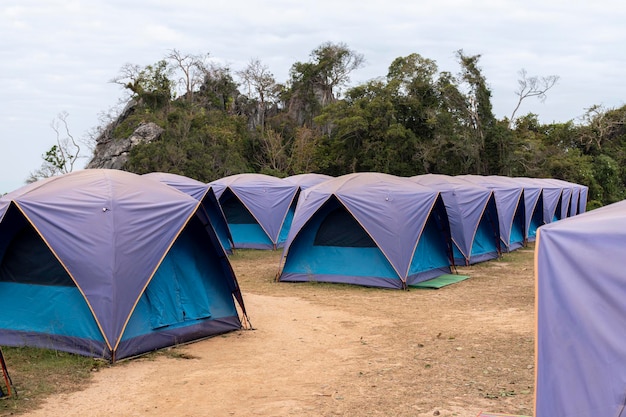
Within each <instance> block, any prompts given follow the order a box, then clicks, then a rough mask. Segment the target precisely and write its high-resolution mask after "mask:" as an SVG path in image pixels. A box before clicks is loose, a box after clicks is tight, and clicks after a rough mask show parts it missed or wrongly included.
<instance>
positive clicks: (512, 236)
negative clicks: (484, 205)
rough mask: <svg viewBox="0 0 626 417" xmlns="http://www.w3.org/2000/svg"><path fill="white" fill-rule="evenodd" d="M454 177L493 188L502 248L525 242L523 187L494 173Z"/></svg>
mask: <svg viewBox="0 0 626 417" xmlns="http://www.w3.org/2000/svg"><path fill="white" fill-rule="evenodd" d="M456 178H459V179H462V180H465V181H468V182H470V183H472V184H476V185H480V186H482V187H486V188H488V189H490V190H493V192H494V196H495V199H496V207H497V209H498V223H499V227H500V240H501V243H502V244H503V246H502V249H503V250H504V251H507V252H510V251H512V250H515V249H519V248H521V247H522V246H524V244H525V242H526V234H525V229H526V227H525V224H526V220H525V219H526V208H525V202H524V188H523V187H522V186H521V185H519V184H515V183H512V182H511V181H509V180H507V179H505V178H506V177H499V176H495V175H491V176H481V175H457V176H456Z"/></svg>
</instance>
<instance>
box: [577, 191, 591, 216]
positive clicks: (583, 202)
mask: <svg viewBox="0 0 626 417" xmlns="http://www.w3.org/2000/svg"><path fill="white" fill-rule="evenodd" d="M579 189H580V194H579V197H578V214H582V213H584V212H586V211H587V195H588V194H589V187H587V186H586V185H580V184H579Z"/></svg>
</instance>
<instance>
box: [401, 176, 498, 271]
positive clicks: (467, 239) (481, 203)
mask: <svg viewBox="0 0 626 417" xmlns="http://www.w3.org/2000/svg"><path fill="white" fill-rule="evenodd" d="M409 179H410V180H411V181H414V182H416V183H418V184H421V185H424V186H426V187H429V188H432V189H433V190H435V191H437V192H440V193H441V196H442V197H443V202H444V203H445V206H446V212H447V213H448V220H449V222H450V233H451V235H452V241H453V242H454V244H455V245H456V247H457V249H458V250H459V252H460V254H461V255H462V259H456V258H455V262H456V263H457V264H461V265H469V264H472V263H476V262H482V261H485V260H488V259H493V258H497V257H498V256H499V252H500V251H499V247H500V245H499V230H498V218H497V209H496V207H495V200H494V196H493V191H492V190H490V189H488V188H486V187H483V186H480V185H477V184H472V183H469V182H467V181H464V180H462V179H459V178H455V177H451V176H448V175H437V174H427V175H418V176H414V177H411V178H409ZM489 204H492V205H493V206H492V210H489V206H488V205H489ZM491 215H493V219H487V222H490V221H491V220H492V225H491V227H487V228H489V229H491V230H490V232H487V235H488V236H484V238H486V240H489V241H490V242H485V243H486V245H485V247H486V249H485V251H482V252H481V253H476V252H475V249H476V248H474V244H475V243H476V244H477V245H478V244H479V242H476V240H475V239H476V237H477V236H476V235H477V233H478V230H479V226H480V225H481V221H483V220H484V219H485V216H491ZM489 235H490V236H489Z"/></svg>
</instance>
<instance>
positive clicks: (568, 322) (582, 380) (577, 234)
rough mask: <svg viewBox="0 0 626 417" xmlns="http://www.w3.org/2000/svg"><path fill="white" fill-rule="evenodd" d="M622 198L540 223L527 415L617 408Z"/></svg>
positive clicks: (624, 230) (623, 281)
mask: <svg viewBox="0 0 626 417" xmlns="http://www.w3.org/2000/svg"><path fill="white" fill-rule="evenodd" d="M625 246H626V201H621V202H618V203H614V204H611V205H609V206H605V207H602V208H599V209H596V210H593V211H590V212H588V213H584V214H580V215H577V216H575V217H572V218H569V219H565V220H562V221H559V222H556V223H552V224H548V225H545V226H543V227H542V228H541V229H540V230H539V233H538V236H537V243H536V248H535V273H536V281H537V282H536V295H535V300H536V305H537V310H536V311H537V314H536V318H535V319H536V329H537V335H536V342H535V343H536V366H535V372H536V377H535V380H536V384H535V390H536V391H535V414H534V415H535V416H536V417H553V416H563V417H567V416H572V417H574V416H616V417H617V416H624V407H625V402H626V400H625V393H626V366H624V363H625V358H626V336H625V332H624V330H625V323H626V303H624V299H625V298H626V274H625V273H624V265H622V261H623V260H624V247H625Z"/></svg>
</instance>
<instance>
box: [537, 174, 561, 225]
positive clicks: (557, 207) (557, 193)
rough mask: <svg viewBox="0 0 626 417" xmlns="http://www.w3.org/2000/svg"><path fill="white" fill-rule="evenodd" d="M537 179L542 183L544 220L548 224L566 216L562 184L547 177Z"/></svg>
mask: <svg viewBox="0 0 626 417" xmlns="http://www.w3.org/2000/svg"><path fill="white" fill-rule="evenodd" d="M535 181H537V183H538V184H540V185H541V190H542V195H543V222H544V223H545V224H548V223H552V222H556V221H558V220H561V219H562V218H564V217H563V206H564V204H563V187H562V185H561V184H557V183H556V182H554V181H552V180H550V179H547V178H535ZM566 204H569V201H568V202H567V203H566ZM566 208H567V207H566ZM565 212H567V210H566V211H565Z"/></svg>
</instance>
